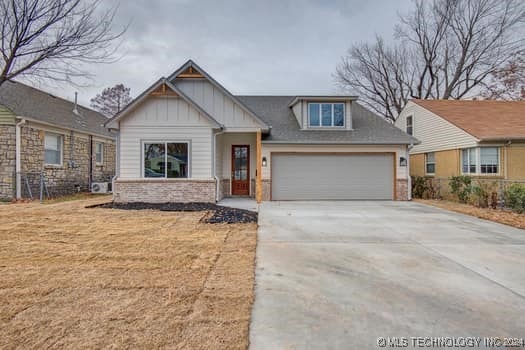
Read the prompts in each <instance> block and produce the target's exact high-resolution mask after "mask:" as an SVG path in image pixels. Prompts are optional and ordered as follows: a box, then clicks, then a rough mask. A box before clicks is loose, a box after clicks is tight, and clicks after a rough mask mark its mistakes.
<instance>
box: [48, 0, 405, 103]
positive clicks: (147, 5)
mask: <svg viewBox="0 0 525 350" xmlns="http://www.w3.org/2000/svg"><path fill="white" fill-rule="evenodd" d="M107 4H114V1H112V0H107ZM411 6H412V2H411V1H410V0H396V1H392V0H366V1H363V0H347V1H313V0H312V1H285V0H277V1H273V0H270V1H268V0H260V1H243V0H238V1H192V0H148V1H144V0H127V1H121V3H120V6H119V9H118V15H117V18H116V21H115V23H114V25H115V29H118V28H122V26H123V25H125V24H127V23H129V29H128V31H127V32H126V34H125V36H124V38H123V43H122V46H121V48H120V50H119V54H120V55H121V56H122V58H121V59H120V60H119V61H118V62H117V63H112V64H108V65H92V66H90V67H89V69H90V70H91V71H92V72H94V73H95V75H96V77H95V80H94V82H93V83H92V86H90V87H89V88H81V89H79V88H75V87H69V86H60V87H59V88H56V87H49V86H45V87H42V88H44V89H46V90H49V91H52V92H53V93H55V94H57V95H59V96H61V97H65V98H68V99H72V98H73V96H74V91H75V90H78V91H79V99H80V102H81V103H82V104H84V105H89V100H90V98H92V97H93V96H94V95H96V94H97V93H98V92H100V91H101V90H102V89H103V88H105V87H108V86H113V85H115V84H118V83H123V84H124V85H126V86H128V87H130V88H131V94H132V96H133V97H135V96H137V95H139V94H140V93H141V92H142V91H143V90H144V89H145V88H147V87H148V86H149V85H150V84H151V83H153V82H154V81H156V80H157V79H158V78H160V77H161V76H168V75H169V74H170V73H171V72H173V71H174V70H175V69H177V68H178V67H179V66H180V65H182V64H183V63H184V62H186V60H188V59H189V58H191V59H193V60H194V61H195V62H196V63H197V64H199V65H200V66H201V67H202V68H203V69H205V70H206V71H207V72H208V73H209V74H210V75H212V76H213V77H214V78H215V79H216V80H218V81H219V82H220V83H221V84H222V85H223V86H224V87H226V88H227V89H228V90H230V91H231V92H232V93H234V94H247V95H250V94H267V95H271V94H274V95H286V94H289V95H300V94H333V93H337V88H336V86H335V85H334V80H333V76H332V74H333V73H334V71H335V67H336V65H337V64H338V63H339V61H340V58H341V56H342V55H344V54H345V52H346V50H347V49H348V47H350V45H351V44H352V43H356V42H361V41H368V40H372V39H373V37H374V36H375V35H376V33H377V34H380V35H383V36H384V37H385V39H387V40H390V39H391V36H392V30H393V26H394V24H395V23H396V21H397V13H398V12H399V11H401V12H406V11H408V9H410V7H411Z"/></svg>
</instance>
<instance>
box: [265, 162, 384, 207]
mask: <svg viewBox="0 0 525 350" xmlns="http://www.w3.org/2000/svg"><path fill="white" fill-rule="evenodd" d="M392 162H393V157H392V155H389V154H373V155H372V154H363V155H361V154H359V155H358V154H355V155H348V154H341V155H334V154H319V155H312V154H308V155H301V154H275V153H274V154H273V156H272V164H271V166H272V200H345V199H347V200H352V199H356V200H357V199H387V200H390V199H392V198H393V178H394V174H393V172H394V170H393V164H392Z"/></svg>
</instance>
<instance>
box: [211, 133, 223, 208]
mask: <svg viewBox="0 0 525 350" xmlns="http://www.w3.org/2000/svg"><path fill="white" fill-rule="evenodd" d="M220 134H224V127H223V126H221V129H220V131H219V132H216V133H214V134H213V144H212V147H213V149H212V168H213V178H214V179H215V202H218V201H219V191H220V180H219V177H218V176H217V135H220Z"/></svg>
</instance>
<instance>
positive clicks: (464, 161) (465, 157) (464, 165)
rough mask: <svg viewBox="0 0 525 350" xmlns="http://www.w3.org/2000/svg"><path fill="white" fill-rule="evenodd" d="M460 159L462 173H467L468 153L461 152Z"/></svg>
mask: <svg viewBox="0 0 525 350" xmlns="http://www.w3.org/2000/svg"><path fill="white" fill-rule="evenodd" d="M461 153H462V154H461V159H462V168H463V172H464V173H468V172H469V171H468V170H469V167H468V154H469V151H468V149H464V150H463V151H461Z"/></svg>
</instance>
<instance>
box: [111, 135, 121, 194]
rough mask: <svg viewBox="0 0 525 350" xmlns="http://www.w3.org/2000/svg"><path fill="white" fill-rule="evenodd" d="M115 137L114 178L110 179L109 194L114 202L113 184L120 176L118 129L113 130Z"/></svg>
mask: <svg viewBox="0 0 525 350" xmlns="http://www.w3.org/2000/svg"><path fill="white" fill-rule="evenodd" d="M115 131H116V133H117V136H116V137H115V143H116V144H115V176H113V178H112V179H111V193H112V194H113V200H115V182H116V181H117V179H118V177H119V176H120V129H117V130H115Z"/></svg>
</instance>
